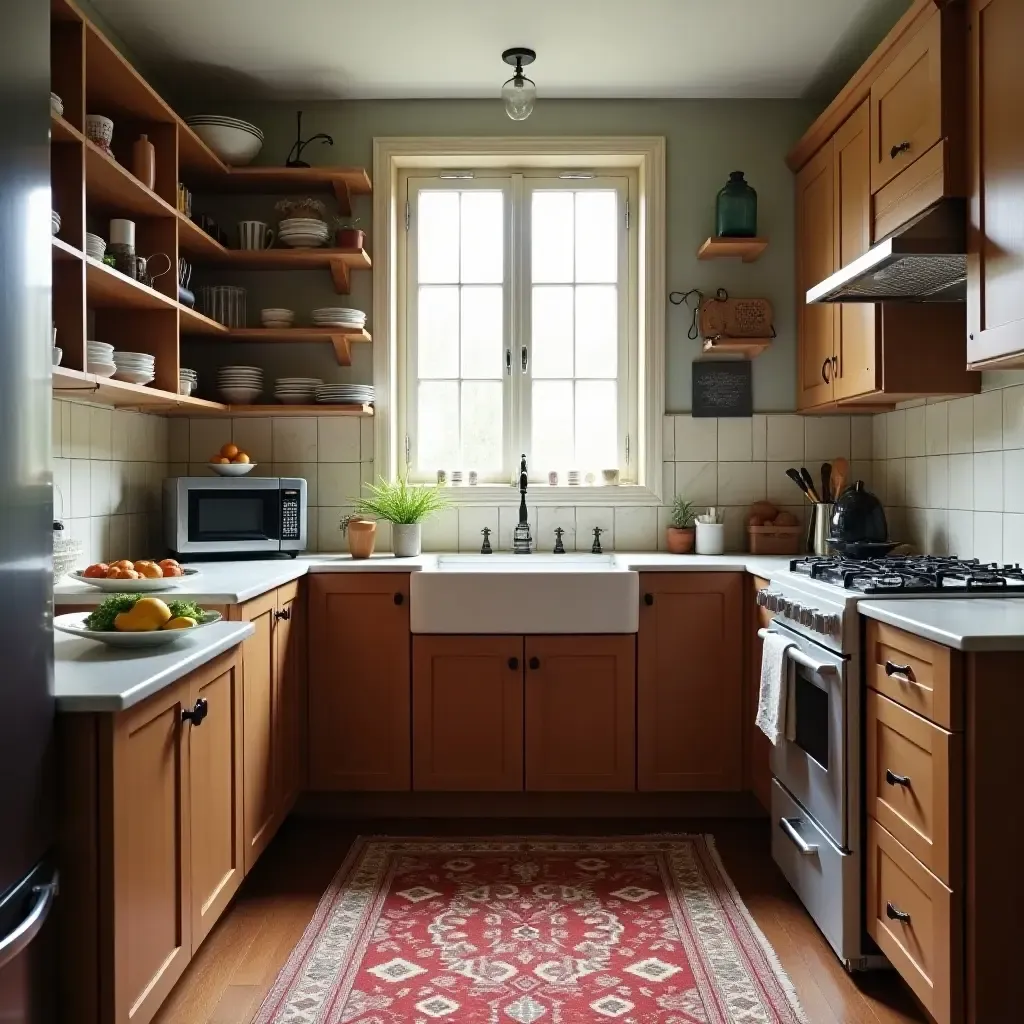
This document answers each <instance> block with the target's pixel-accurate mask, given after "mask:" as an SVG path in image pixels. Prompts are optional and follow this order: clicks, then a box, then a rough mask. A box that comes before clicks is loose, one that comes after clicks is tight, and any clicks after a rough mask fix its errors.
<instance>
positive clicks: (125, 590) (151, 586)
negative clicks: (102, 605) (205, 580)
mask: <svg viewBox="0 0 1024 1024" xmlns="http://www.w3.org/2000/svg"><path fill="white" fill-rule="evenodd" d="M182 572H183V574H184V575H182V576H161V577H160V578H159V579H155V580H151V579H147V578H145V577H144V578H143V579H141V580H108V579H94V578H92V577H90V576H83V575H82V571H81V570H80V569H76V570H75V571H74V572H69V573H68V575H69V576H70V577H71V578H72V579H73V580H74V581H75V582H76V583H88V584H89V586H90V587H95V588H96V589H97V590H105V591H107V592H108V593H111V594H145V593H147V592H149V591H152V590H174V589H175V588H176V587H180V586H182V585H183V584H184V583H185V582H186V581H189V580H192V579H194V578H195V577H196V576H198V575H200V573H199V570H198V569H186V568H185V566H182Z"/></svg>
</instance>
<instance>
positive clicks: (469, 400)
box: [459, 380, 503, 473]
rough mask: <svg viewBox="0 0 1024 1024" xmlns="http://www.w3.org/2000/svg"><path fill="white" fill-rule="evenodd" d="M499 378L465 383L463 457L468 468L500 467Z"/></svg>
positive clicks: (463, 464)
mask: <svg viewBox="0 0 1024 1024" xmlns="http://www.w3.org/2000/svg"><path fill="white" fill-rule="evenodd" d="M501 390H502V384H501V381H500V380H496V381H491V380H485V381H479V380H467V381H463V383H462V461H461V463H459V465H461V466H462V467H464V468H465V469H476V470H482V471H484V472H490V473H494V472H497V471H500V470H501V461H502V455H503V452H502V437H501Z"/></svg>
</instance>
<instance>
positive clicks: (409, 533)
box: [354, 477, 449, 558]
mask: <svg viewBox="0 0 1024 1024" xmlns="http://www.w3.org/2000/svg"><path fill="white" fill-rule="evenodd" d="M366 489H367V490H368V491H369V492H370V493H369V494H368V495H367V496H365V497H360V498H357V499H356V500H355V501H354V504H355V506H356V515H357V516H361V517H367V516H369V517H371V518H373V519H378V520H380V519H383V520H384V521H385V522H388V523H391V535H392V537H393V539H394V548H395V557H396V558H414V557H415V556H416V555H418V554H419V553H420V551H421V550H422V547H423V534H422V526H423V522H424V520H427V519H429V518H430V517H431V516H432V515H434V514H436V513H437V512H440V511H442V509H446V508H448V506H449V502H448V499H447V498H445V497H444V496H443V495H442V494H441V492H440V490H439V489H438V488H437V487H426V486H424V487H419V486H416V487H411V486H410V485H409V484H408V482H407V481H406V480H404V479H403V478H402V477H399V478H398V480H396V481H395V483H393V484H392V483H388V481H387V480H385V479H384V478H383V477H381V479H380V481H379V482H378V483H376V484H367V485H366Z"/></svg>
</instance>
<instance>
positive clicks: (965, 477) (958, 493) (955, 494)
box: [948, 454, 974, 510]
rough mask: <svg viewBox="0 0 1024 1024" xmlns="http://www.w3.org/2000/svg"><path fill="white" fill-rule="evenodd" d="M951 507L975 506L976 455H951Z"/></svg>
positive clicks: (966, 507) (970, 507)
mask: <svg viewBox="0 0 1024 1024" xmlns="http://www.w3.org/2000/svg"><path fill="white" fill-rule="evenodd" d="M948 507H949V508H951V509H962V510H966V509H973V508H974V455H973V454H970V455H950V457H949V506H948Z"/></svg>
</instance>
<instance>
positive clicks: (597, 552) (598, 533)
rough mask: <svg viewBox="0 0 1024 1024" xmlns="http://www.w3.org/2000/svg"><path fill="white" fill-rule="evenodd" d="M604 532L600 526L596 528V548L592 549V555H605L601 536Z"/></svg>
mask: <svg viewBox="0 0 1024 1024" xmlns="http://www.w3.org/2000/svg"><path fill="white" fill-rule="evenodd" d="M602 533H604V530H602V529H601V527H600V526H595V527H594V546H593V547H592V548H591V549H590V553H591V554H592V555H603V554H604V552H603V551H602V550H601V534H602Z"/></svg>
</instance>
